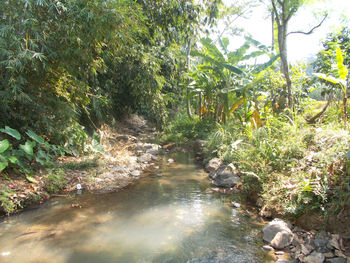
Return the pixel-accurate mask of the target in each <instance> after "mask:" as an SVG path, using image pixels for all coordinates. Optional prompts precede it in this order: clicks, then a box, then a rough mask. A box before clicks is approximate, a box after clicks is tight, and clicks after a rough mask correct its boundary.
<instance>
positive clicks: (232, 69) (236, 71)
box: [223, 64, 244, 74]
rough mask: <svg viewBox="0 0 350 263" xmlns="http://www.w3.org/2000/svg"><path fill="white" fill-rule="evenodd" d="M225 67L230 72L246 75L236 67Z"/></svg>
mask: <svg viewBox="0 0 350 263" xmlns="http://www.w3.org/2000/svg"><path fill="white" fill-rule="evenodd" d="M223 66H224V67H225V68H227V69H228V70H230V71H232V72H234V73H236V74H243V73H244V72H243V71H242V70H241V69H239V68H237V67H235V66H232V65H229V64H223Z"/></svg>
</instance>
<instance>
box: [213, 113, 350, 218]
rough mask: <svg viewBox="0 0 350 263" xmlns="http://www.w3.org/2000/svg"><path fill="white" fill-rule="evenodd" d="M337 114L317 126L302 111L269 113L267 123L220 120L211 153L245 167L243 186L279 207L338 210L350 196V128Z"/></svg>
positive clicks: (294, 210)
mask: <svg viewBox="0 0 350 263" xmlns="http://www.w3.org/2000/svg"><path fill="white" fill-rule="evenodd" d="M338 126H339V124H338V125H336V124H335V122H334V120H333V122H332V123H330V124H327V125H323V126H321V127H319V128H317V129H315V128H313V127H311V126H307V125H306V124H305V123H304V120H302V118H300V117H297V118H296V119H295V122H294V123H291V122H290V121H289V119H288V118H287V117H284V116H283V115H282V116H280V117H279V118H276V117H273V116H267V118H266V124H265V126H264V127H261V128H259V129H255V128H253V127H252V126H250V125H248V126H246V127H245V128H244V127H242V126H238V125H237V124H234V123H232V122H231V123H227V124H225V125H218V126H217V130H216V131H213V132H212V133H211V134H210V135H209V137H208V143H207V145H206V148H207V149H206V151H207V154H208V155H212V156H218V157H219V158H221V159H222V160H224V162H226V163H233V164H234V165H235V166H236V167H237V168H238V169H239V170H240V171H242V172H243V173H242V175H241V176H242V179H243V189H244V191H245V192H246V193H247V194H248V195H249V196H251V197H252V196H255V197H256V196H257V195H260V197H261V198H262V199H263V200H264V202H265V204H266V205H267V206H268V207H270V208H273V209H274V210H275V211H277V212H278V213H282V214H287V215H292V216H296V215H298V214H299V213H302V212H303V211H305V210H308V209H317V210H318V211H328V213H330V212H331V211H333V212H334V211H337V209H338V210H339V209H342V208H343V207H344V205H345V202H346V201H343V200H349V198H350V197H349V192H348V190H346V189H348V187H349V162H348V159H346V156H345V155H346V154H347V152H348V145H349V143H350V136H349V133H348V132H347V131H346V130H344V129H341V128H340V127H338Z"/></svg>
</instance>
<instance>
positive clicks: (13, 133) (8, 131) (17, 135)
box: [0, 126, 21, 140]
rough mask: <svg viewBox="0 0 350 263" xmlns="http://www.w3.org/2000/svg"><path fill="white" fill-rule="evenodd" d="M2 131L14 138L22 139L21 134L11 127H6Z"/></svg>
mask: <svg viewBox="0 0 350 263" xmlns="http://www.w3.org/2000/svg"><path fill="white" fill-rule="evenodd" d="M0 131H1V132H3V133H6V134H8V135H11V136H12V137H13V138H15V139H17V140H20V139H21V134H20V133H19V132H18V131H17V130H15V129H12V128H10V127H9V126H5V129H0Z"/></svg>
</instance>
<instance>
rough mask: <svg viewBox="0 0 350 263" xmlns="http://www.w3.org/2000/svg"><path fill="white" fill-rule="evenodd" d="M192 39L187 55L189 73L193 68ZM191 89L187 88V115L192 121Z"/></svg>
mask: <svg viewBox="0 0 350 263" xmlns="http://www.w3.org/2000/svg"><path fill="white" fill-rule="evenodd" d="M191 42H192V41H191V37H189V38H188V43H187V53H186V64H187V65H186V66H187V71H190V66H191V64H190V63H191ZM189 93H190V92H189V87H188V86H187V88H186V95H187V100H186V106H187V115H188V117H189V118H190V119H192V113H191V101H190V98H189Z"/></svg>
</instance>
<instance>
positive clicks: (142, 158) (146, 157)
mask: <svg viewBox="0 0 350 263" xmlns="http://www.w3.org/2000/svg"><path fill="white" fill-rule="evenodd" d="M151 160H152V155H151V154H149V153H145V154H142V155H141V156H140V157H138V158H137V161H138V162H139V163H148V162H150V161H151Z"/></svg>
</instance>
